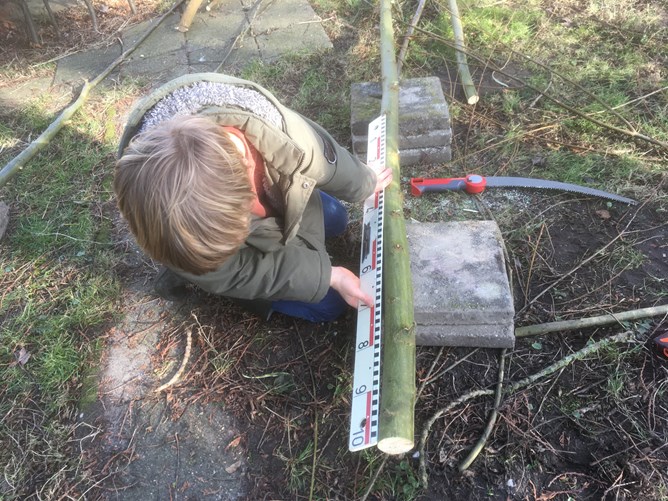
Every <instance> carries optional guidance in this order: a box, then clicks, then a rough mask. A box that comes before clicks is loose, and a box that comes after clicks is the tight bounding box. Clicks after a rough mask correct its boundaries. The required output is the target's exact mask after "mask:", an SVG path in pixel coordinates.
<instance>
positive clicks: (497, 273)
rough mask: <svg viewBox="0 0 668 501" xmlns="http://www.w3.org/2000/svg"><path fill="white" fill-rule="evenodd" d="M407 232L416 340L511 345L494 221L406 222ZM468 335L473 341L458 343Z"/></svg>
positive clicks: (506, 293) (505, 287) (510, 315)
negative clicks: (476, 339)
mask: <svg viewBox="0 0 668 501" xmlns="http://www.w3.org/2000/svg"><path fill="white" fill-rule="evenodd" d="M406 231H407V236H408V242H409V246H410V261H411V272H412V280H413V299H414V305H415V322H416V324H417V332H418V333H421V332H422V333H423V334H418V343H421V342H422V341H423V340H424V341H425V343H426V344H431V345H434V344H437V345H446V346H487V347H489V345H490V344H493V345H494V346H493V347H508V346H509V345H512V344H513V343H514V334H513V317H514V314H515V312H514V307H513V302H512V294H511V291H510V284H509V282H508V275H507V273H506V267H505V262H504V259H503V251H502V239H501V238H502V237H501V233H500V231H499V229H498V226H497V225H496V223H495V222H493V221H461V222H442V223H408V224H407V225H406ZM467 332H470V334H466V333H467ZM439 335H440V336H441V337H440V338H438V336H439ZM467 336H473V337H472V340H471V343H474V344H464V345H462V344H458V343H460V342H462V341H461V340H462V339H464V338H466V337H467ZM476 336H477V337H479V338H480V343H481V344H475V341H473V339H475V338H476Z"/></svg>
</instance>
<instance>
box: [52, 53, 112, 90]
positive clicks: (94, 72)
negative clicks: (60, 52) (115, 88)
mask: <svg viewBox="0 0 668 501" xmlns="http://www.w3.org/2000/svg"><path fill="white" fill-rule="evenodd" d="M120 55H121V46H120V45H119V44H114V45H110V46H109V47H102V48H99V49H93V50H88V51H86V52H78V53H76V54H72V55H70V56H67V57H64V58H63V59H61V60H60V61H58V66H57V67H56V74H55V76H54V77H53V83H54V84H56V85H59V84H68V85H69V84H80V83H82V82H83V80H88V81H90V80H92V79H94V78H95V77H96V76H98V75H99V74H100V73H102V72H103V71H104V70H105V69H106V68H107V66H109V65H110V64H111V63H113V62H114V61H115V60H116V59H117V58H118V57H119V56H120Z"/></svg>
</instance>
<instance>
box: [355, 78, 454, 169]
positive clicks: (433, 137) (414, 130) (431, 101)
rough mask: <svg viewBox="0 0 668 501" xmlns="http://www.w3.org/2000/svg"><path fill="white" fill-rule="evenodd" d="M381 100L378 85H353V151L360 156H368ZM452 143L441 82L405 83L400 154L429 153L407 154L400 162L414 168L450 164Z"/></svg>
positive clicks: (401, 95) (401, 91)
mask: <svg viewBox="0 0 668 501" xmlns="http://www.w3.org/2000/svg"><path fill="white" fill-rule="evenodd" d="M381 97H382V89H381V85H380V84H379V83H375V82H364V83H356V84H353V85H352V86H351V97H350V99H351V121H350V122H351V123H350V126H351V130H352V136H353V151H354V152H355V153H356V154H358V155H359V156H360V157H363V156H366V154H365V152H366V140H367V139H366V138H367V130H368V127H369V122H371V121H372V120H374V119H375V118H376V117H378V115H379V114H380V100H381ZM451 141H452V129H451V127H450V114H449V112H448V106H447V104H446V102H445V96H444V95H443V89H442V88H441V81H440V80H439V79H438V78H437V77H426V78H412V79H407V80H404V81H402V82H401V87H400V89H399V155H400V157H402V153H404V151H405V150H428V151H425V152H424V153H417V152H415V153H413V152H411V153H408V154H406V153H404V154H403V158H402V160H401V163H402V164H403V165H412V164H415V163H420V162H423V163H436V162H443V161H448V160H449V159H450V154H449V148H450V143H451ZM445 148H447V149H448V152H447V154H445V153H444V149H445ZM437 152H439V154H437ZM432 158H433V159H432Z"/></svg>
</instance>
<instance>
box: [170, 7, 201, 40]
mask: <svg viewBox="0 0 668 501" xmlns="http://www.w3.org/2000/svg"><path fill="white" fill-rule="evenodd" d="M200 5H202V0H189V2H188V4H187V5H186V10H184V11H183V15H182V16H181V22H180V23H179V25H178V26H177V27H176V29H177V30H179V31H181V32H183V33H185V32H186V31H188V30H189V29H190V25H191V24H192V22H193V19H195V14H197V9H199V6H200Z"/></svg>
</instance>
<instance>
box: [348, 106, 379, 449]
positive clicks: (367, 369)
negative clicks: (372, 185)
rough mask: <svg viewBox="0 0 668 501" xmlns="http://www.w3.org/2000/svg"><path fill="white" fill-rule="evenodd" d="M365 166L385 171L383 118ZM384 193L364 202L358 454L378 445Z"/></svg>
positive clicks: (353, 431) (373, 127) (355, 402)
mask: <svg viewBox="0 0 668 501" xmlns="http://www.w3.org/2000/svg"><path fill="white" fill-rule="evenodd" d="M367 145H368V149H367V165H368V166H369V167H371V168H372V169H373V170H374V171H376V172H380V171H381V170H383V169H384V168H385V115H381V116H380V117H378V118H377V119H375V120H374V121H373V122H371V123H370V124H369V134H368V142H367ZM382 263H383V192H379V193H374V194H373V195H371V196H370V197H369V198H367V199H366V201H365V202H364V219H363V221H362V249H361V253H360V287H361V288H362V291H364V292H366V293H367V294H369V295H370V296H371V297H372V298H373V300H374V301H373V306H371V307H369V306H367V305H363V304H360V306H359V307H358V308H357V334H356V337H355V372H354V373H353V395H352V406H351V410H350V438H349V441H348V448H349V449H350V450H351V451H358V450H361V449H366V448H367V447H371V446H373V445H376V443H377V442H378V414H379V410H380V340H381V308H382V302H383V270H382Z"/></svg>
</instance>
